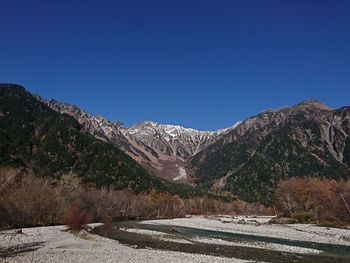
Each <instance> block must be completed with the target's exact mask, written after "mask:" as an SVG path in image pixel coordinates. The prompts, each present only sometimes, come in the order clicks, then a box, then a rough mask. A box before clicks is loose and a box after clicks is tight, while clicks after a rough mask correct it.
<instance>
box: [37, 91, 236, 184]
mask: <svg viewBox="0 0 350 263" xmlns="http://www.w3.org/2000/svg"><path fill="white" fill-rule="evenodd" d="M36 98H37V99H38V100H39V101H41V102H43V103H45V104H46V105H48V106H49V107H50V108H51V109H53V110H55V111H57V112H59V113H64V114H68V115H70V116H72V117H74V118H75V119H76V120H77V121H78V122H79V123H80V124H81V125H82V126H83V127H84V129H85V130H86V131H87V132H89V133H90V134H91V135H93V136H95V137H96V138H98V139H100V140H103V141H105V142H108V143H111V144H113V145H114V146H116V147H117V148H119V149H121V150H123V151H124V152H125V153H127V154H128V155H129V156H131V157H132V158H133V159H135V160H136V161H138V162H139V163H140V164H142V165H143V166H144V167H145V168H146V169H147V170H149V171H150V172H151V173H153V174H155V175H157V176H159V177H161V178H164V179H167V180H169V181H174V182H187V183H188V182H191V177H189V176H188V172H187V168H186V160H188V159H189V158H190V157H192V156H194V155H195V154H196V153H198V152H199V151H201V150H202V149H204V148H205V147H207V146H208V145H210V144H211V143H213V142H215V141H216V140H217V139H218V138H220V136H221V135H223V134H225V133H226V132H228V131H229V130H231V129H234V127H235V126H236V125H234V126H232V127H229V128H226V129H222V130H218V131H198V130H194V129H191V128H184V127H181V126H178V125H165V124H158V123H155V122H152V121H144V122H141V123H137V124H135V125H133V126H130V127H125V126H123V124H122V123H120V122H111V121H108V120H106V119H105V118H103V117H102V116H99V115H97V116H93V115H91V114H89V113H87V112H85V111H83V110H81V109H79V108H78V107H76V106H74V105H70V104H66V103H60V102H58V101H56V100H44V99H43V98H41V97H40V96H38V95H36Z"/></svg>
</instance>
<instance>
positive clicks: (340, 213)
mask: <svg viewBox="0 0 350 263" xmlns="http://www.w3.org/2000/svg"><path fill="white" fill-rule="evenodd" d="M348 203H350V182H349V181H341V182H336V181H334V180H326V179H319V178H292V179H288V180H285V181H281V182H280V183H279V184H278V186H277V189H276V191H275V206H276V208H277V210H278V211H279V213H280V214H282V215H283V216H289V217H293V218H295V219H298V221H300V222H319V223H322V222H324V221H337V222H338V221H342V222H349V221H350V211H348V209H347V206H346V205H347V204H348Z"/></svg>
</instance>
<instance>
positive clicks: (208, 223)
mask: <svg viewBox="0 0 350 263" xmlns="http://www.w3.org/2000/svg"><path fill="white" fill-rule="evenodd" d="M272 218H273V217H269V216H266V217H264V216H259V217H253V216H236V217H231V216H197V217H191V218H175V219H162V220H148V221H142V223H143V224H159V225H174V226H182V227H192V228H200V229H207V230H215V231H223V232H230V233H240V234H250V235H258V236H268V237H275V238H284V239H290V240H298V241H311V242H318V243H327V244H336V245H345V246H350V229H340V228H330V227H321V226H317V225H313V224H269V223H268V222H269V221H270V220H271V219H272Z"/></svg>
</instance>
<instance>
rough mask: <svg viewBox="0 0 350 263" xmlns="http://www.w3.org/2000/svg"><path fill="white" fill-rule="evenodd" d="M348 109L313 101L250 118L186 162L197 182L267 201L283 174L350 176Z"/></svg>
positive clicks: (290, 175) (249, 198)
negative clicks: (193, 171) (333, 107)
mask: <svg viewBox="0 0 350 263" xmlns="http://www.w3.org/2000/svg"><path fill="white" fill-rule="evenodd" d="M349 134H350V107H343V108H340V109H338V110H333V109H331V108H329V107H327V106H326V105H324V104H322V103H320V102H318V101H314V100H308V101H304V102H302V103H300V104H298V105H296V106H294V107H284V108H281V109H278V110H269V111H265V112H263V113H261V114H258V115H256V116H254V117H251V118H249V119H247V120H245V121H243V122H242V123H241V124H239V125H238V126H237V127H236V128H235V129H234V130H232V131H230V132H229V133H227V134H225V136H223V137H222V138H221V139H220V140H218V141H217V142H215V143H213V144H211V145H210V146H209V147H207V148H206V149H204V150H203V151H201V152H199V153H198V154H196V155H195V156H194V157H192V158H191V159H190V160H189V166H190V167H192V169H193V170H195V173H194V174H195V176H196V181H197V183H198V185H201V186H204V187H206V188H210V187H213V186H214V187H219V188H224V189H226V190H229V191H232V192H234V193H235V194H237V195H238V196H240V197H241V198H243V199H245V200H248V201H257V200H259V201H262V202H264V203H267V204H268V203H269V202H270V201H271V198H272V193H273V189H274V187H275V185H276V183H277V182H278V181H279V180H281V179H283V178H286V177H293V176H294V177H298V176H318V177H325V178H331V179H346V178H349V177H350V163H349V159H350V151H349V149H350V137H349Z"/></svg>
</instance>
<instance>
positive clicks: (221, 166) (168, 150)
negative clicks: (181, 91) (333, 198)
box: [0, 85, 350, 204]
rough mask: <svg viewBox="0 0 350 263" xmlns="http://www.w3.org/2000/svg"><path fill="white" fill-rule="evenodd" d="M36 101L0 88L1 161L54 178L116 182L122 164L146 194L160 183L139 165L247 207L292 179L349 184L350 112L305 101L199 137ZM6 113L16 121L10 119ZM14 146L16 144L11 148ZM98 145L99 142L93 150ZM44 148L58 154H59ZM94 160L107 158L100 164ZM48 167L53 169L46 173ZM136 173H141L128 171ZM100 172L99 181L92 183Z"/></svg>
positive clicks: (192, 132) (16, 90) (174, 128)
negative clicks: (75, 174)
mask: <svg viewBox="0 0 350 263" xmlns="http://www.w3.org/2000/svg"><path fill="white" fill-rule="evenodd" d="M36 99H37V100H35V99H34V97H32V96H31V95H30V94H28V93H26V92H25V91H24V89H21V88H19V87H18V86H14V85H12V86H10V85H2V86H1V102H2V104H1V106H0V107H1V111H0V123H1V125H2V126H1V127H2V128H1V137H0V138H1V141H2V142H1V143H2V144H1V147H2V150H4V152H6V153H7V154H5V155H2V156H1V162H2V163H5V164H6V163H16V164H17V165H20V164H26V165H29V166H31V167H34V168H35V167H40V172H41V173H53V174H56V172H57V171H59V170H60V169H61V170H62V169H64V171H65V172H68V171H69V169H70V168H69V167H74V169H75V167H77V171H79V172H81V173H82V174H84V176H85V177H84V178H85V179H84V180H87V181H89V182H90V181H94V180H102V181H101V182H99V184H102V183H103V182H104V181H103V180H107V181H108V180H112V181H113V180H116V178H115V176H114V175H113V173H111V172H110V171H109V170H108V169H109V168H108V169H107V168H106V167H108V166H111V167H114V165H115V163H117V164H118V165H116V167H114V168H111V169H112V170H113V169H116V170H118V173H121V171H122V173H123V174H124V175H123V176H124V177H123V176H122V177H121V178H124V179H122V182H126V181H128V180H129V179H125V178H126V177H127V175H126V174H127V173H130V174H131V176H136V177H135V178H134V179H133V180H131V181H132V182H133V183H135V182H134V181H137V180H139V179H137V178H138V177H137V176H138V175H139V174H142V178H148V179H145V182H143V181H142V183H141V181H139V182H137V183H135V184H136V185H138V187H140V188H147V187H148V186H149V185H150V184H153V183H154V181H153V180H154V178H152V177H150V176H149V174H148V173H147V172H146V171H145V170H143V169H142V168H140V167H139V166H138V165H137V164H136V163H135V162H134V161H133V160H132V159H134V160H135V161H137V162H138V163H139V164H141V165H142V166H143V167H144V168H146V170H148V171H149V172H150V173H152V174H154V175H156V176H158V177H161V178H164V179H166V180H168V181H173V182H186V183H192V184H194V185H197V186H198V187H199V188H201V189H205V190H210V189H222V190H228V191H231V192H233V193H234V194H236V195H237V196H239V197H240V198H243V199H245V200H248V201H261V202H264V203H265V204H269V202H270V201H271V198H272V194H273V189H274V187H275V185H276V183H277V182H278V181H279V180H281V179H284V178H287V177H293V176H296V177H298V176H318V177H325V178H333V179H336V180H338V179H346V178H349V177H350V136H349V134H350V107H342V108H340V109H336V110H334V109H331V108H329V107H328V106H326V105H324V104H322V103H321V102H319V101H315V100H306V101H303V102H302V103H300V104H298V105H295V106H291V107H283V108H280V109H277V110H268V111H265V112H263V113H260V114H258V115H256V116H253V117H251V118H248V119H247V120H245V121H243V122H238V123H237V124H235V125H233V126H232V127H229V128H227V129H222V130H218V131H197V130H194V129H189V128H184V127H181V126H176V125H164V124H158V123H155V122H151V121H145V122H141V123H137V124H135V125H133V126H131V127H124V126H123V124H121V123H120V122H111V121H108V120H106V119H105V118H103V117H101V116H93V115H90V114H89V113H87V112H85V111H83V110H81V109H79V108H77V107H76V106H72V105H69V104H63V103H59V102H57V101H55V100H44V99H42V98H40V97H39V96H36ZM19 105H21V107H19ZM22 105H24V107H23V106H22ZM45 105H47V106H48V107H46V106H45ZM50 108H51V109H53V110H54V111H53V110H51V109H50ZM8 109H11V110H10V112H14V113H13V114H14V115H11V116H10V115H7V114H6V112H7V111H8ZM68 115H70V116H72V117H74V118H71V117H69V116H68ZM47 116H48V117H47ZM10 117H11V118H10ZM46 118H48V119H46ZM22 122H23V123H22ZM22 124H23V125H24V126H23V127H24V128H21V127H22V126H21V125H22ZM62 125H65V126H64V127H65V128H64V129H65V130H66V129H68V130H72V131H74V134H73V135H71V134H68V135H65V134H66V131H63V130H62V131H61V130H60V127H61V126H62ZM42 126H43V127H42ZM27 127H30V130H29V131H26V129H27ZM24 131H26V132H24ZM22 133H23V134H22ZM46 133H48V134H46ZM76 133H77V134H81V136H83V137H84V138H89V139H86V140H88V141H89V142H91V140H93V139H94V138H97V139H99V140H98V141H97V142H99V143H98V145H100V146H98V147H102V148H103V149H102V148H101V149H100V148H99V150H96V151H98V153H97V155H96V152H95V153H94V154H92V153H90V152H91V151H95V150H94V149H90V148H79V149H78V148H77V147H79V146H80V143H79V144H77V143H76V136H77V135H76ZM63 135H64V136H65V137H64V138H61V137H62V136H63ZM90 135H92V136H90ZM23 136H26V137H25V138H26V139H25V141H26V143H24V144H22V143H20V142H19V141H18V140H20V138H22V137H23ZM79 136H80V135H79ZM79 136H78V137H79ZM47 140H49V141H50V142H47ZM51 140H53V142H52V141H51ZM84 140H85V139H84ZM84 140H83V141H84ZM101 140H102V141H103V142H101ZM28 141H30V143H27V142H28ZM8 142H13V143H12V144H13V145H10V148H9V147H8ZM95 144H96V140H94V143H92V145H95ZM38 145H39V146H38ZM43 145H44V146H45V147H53V149H55V152H54V154H52V151H51V148H50V151H48V150H47V148H43V147H44V146H43ZM84 145H85V144H84ZM88 145H89V143H86V146H87V147H88ZM102 145H103V146H102ZM12 146H13V147H12ZM56 146H57V147H56ZM111 146H114V147H111ZM11 147H12V148H11ZM80 147H81V146H80ZM106 147H107V148H106ZM117 148H118V149H120V150H121V151H119V150H118V149H117ZM86 149H89V150H87V153H86V154H87V155H88V156H89V157H86V158H87V159H86V158H84V159H81V158H82V157H81V153H80V152H79V151H83V152H85V151H86ZM17 151H18V152H17ZM76 151H78V152H77V153H75V152H76ZM71 152H73V153H74V154H75V155H74V156H75V157H74V158H73V159H71V158H68V159H67V158H65V157H64V156H67V155H68V156H70V153H71ZM89 153H90V154H89ZM109 153H110V154H109ZM123 153H126V154H127V155H129V156H130V157H132V159H131V158H128V157H127V156H125V154H123ZM42 154H44V155H42ZM113 155H116V156H117V157H118V158H122V159H123V160H124V159H125V160H127V165H125V167H124V166H123V168H121V167H119V165H120V164H123V161H117V162H116V161H115V160H114V159H113V158H116V157H113ZM62 156H63V157H62ZM93 156H99V157H100V158H102V157H101V156H105V157H103V158H102V160H100V161H99V160H95V159H94V157H93ZM106 156H107V157H106ZM28 158H29V159H28ZM77 160H79V161H77ZM48 162H49V163H50V165H47V166H48V167H46V166H45V164H46V163H48ZM81 162H83V163H84V165H82V163H81ZM109 162H111V163H112V164H110V163H109ZM125 162H126V161H125ZM51 163H52V164H54V165H51ZM41 165H43V168H42V167H41ZM91 165H92V168H91V167H90V166H91ZM130 166H131V167H136V168H135V169H136V170H137V171H136V170H135V169H134V168H133V169H131V170H127V168H126V167H130ZM62 167H63V168H62ZM97 167H99V168H98V169H97ZM91 169H93V170H91ZM94 169H97V170H94ZM105 169H107V170H105ZM124 169H126V170H124ZM95 171H97V174H98V176H97V177H98V178H99V179H96V178H95V179H93V178H94V176H95V175H93V174H95ZM113 171H114V172H115V170H113ZM124 172H125V173H124ZM101 178H104V179H101ZM116 181H119V179H118V180H116ZM128 182H129V183H130V181H128ZM122 184H123V185H124V183H122ZM140 184H146V186H141V185H140Z"/></svg>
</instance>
